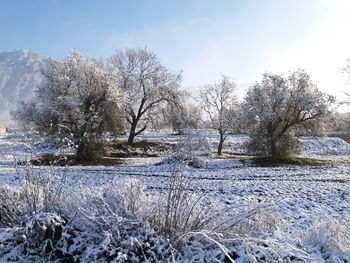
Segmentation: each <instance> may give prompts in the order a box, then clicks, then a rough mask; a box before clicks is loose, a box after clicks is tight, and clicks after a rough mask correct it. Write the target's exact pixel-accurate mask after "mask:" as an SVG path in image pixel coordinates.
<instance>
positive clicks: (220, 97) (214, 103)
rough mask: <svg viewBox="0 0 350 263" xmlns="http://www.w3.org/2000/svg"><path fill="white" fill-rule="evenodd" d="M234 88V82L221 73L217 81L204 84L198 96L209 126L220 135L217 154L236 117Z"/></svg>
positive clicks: (219, 153)
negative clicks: (211, 83) (212, 83)
mask: <svg viewBox="0 0 350 263" xmlns="http://www.w3.org/2000/svg"><path fill="white" fill-rule="evenodd" d="M235 88H236V84H235V82H233V81H231V80H230V79H229V78H228V77H227V76H225V75H223V76H222V79H221V80H220V81H219V82H218V83H215V84H214V85H208V86H206V87H205V88H204V90H202V91H201V94H200V97H199V101H200V103H201V106H202V109H203V110H204V112H205V113H206V114H207V117H208V120H209V125H210V128H212V129H214V130H217V131H218V132H219V135H220V140H219V145H218V155H221V154H222V147H223V144H224V141H225V139H226V134H227V131H228V130H229V129H230V128H232V126H233V125H234V123H235V121H236V119H237V99H236V97H235V94H234V91H235Z"/></svg>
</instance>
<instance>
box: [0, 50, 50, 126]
mask: <svg viewBox="0 0 350 263" xmlns="http://www.w3.org/2000/svg"><path fill="white" fill-rule="evenodd" d="M48 61H49V60H48V59H47V58H45V57H43V56H41V55H39V54H37V53H35V52H33V51H29V50H16V51H10V52H0V123H1V124H7V123H9V122H10V114H9V112H10V110H13V109H14V108H15V107H16V105H17V103H18V102H19V101H21V100H23V99H25V98H28V97H31V96H33V94H34V90H35V88H36V87H38V86H40V85H42V83H43V76H42V71H43V68H45V66H46V65H48Z"/></svg>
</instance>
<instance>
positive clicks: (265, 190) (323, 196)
mask: <svg viewBox="0 0 350 263" xmlns="http://www.w3.org/2000/svg"><path fill="white" fill-rule="evenodd" d="M205 135H206V136H208V137H209V144H210V145H211V146H212V147H213V150H214V148H215V145H216V139H217V136H216V135H214V134H208V133H207V134H205ZM31 139H32V142H33V141H35V142H36V146H35V145H34V146H33V143H29V144H28V141H27V140H26V138H25V136H24V135H20V134H2V135H0V180H1V182H2V184H9V185H11V186H16V185H18V182H19V177H20V174H19V173H18V172H16V168H15V167H14V160H15V159H21V158H24V157H27V158H28V156H30V155H31V154H37V153H38V152H42V151H45V152H47V151H53V152H54V151H57V149H56V150H52V149H51V146H50V145H49V144H42V143H41V144H40V147H39V146H38V145H39V144H38V142H39V141H40V140H42V139H41V138H40V137H37V138H31ZM142 139H152V140H163V141H172V142H178V141H179V140H181V139H180V136H174V135H170V134H169V133H164V132H163V133H161V132H158V133H156V132H150V133H146V134H145V135H143V136H142ZM246 140H247V136H245V135H230V136H229V137H228V139H227V141H226V143H225V146H224V147H225V151H226V152H228V151H230V152H233V153H235V154H238V155H243V154H245V153H246V152H245V148H244V143H245V142H246ZM302 141H303V144H304V147H305V148H304V151H303V152H302V153H301V156H303V157H312V158H318V159H324V160H333V161H340V162H339V163H338V162H336V163H335V164H334V165H329V166H320V167H277V168H260V167H251V166H249V165H247V164H245V163H242V162H240V161H239V160H236V159H215V158H214V159H212V158H207V159H206V162H207V167H206V168H193V167H187V168H186V170H185V173H186V176H188V177H189V178H191V185H190V187H191V188H193V189H197V190H199V191H201V192H204V193H206V194H207V195H208V196H210V197H212V198H213V199H216V200H219V201H220V202H221V203H223V204H225V205H227V206H237V205H242V204H249V203H251V202H258V203H259V202H269V203H273V204H274V206H273V210H274V213H275V214H276V216H278V217H280V218H281V220H283V221H284V222H288V223H289V224H290V225H291V226H292V227H293V228H295V229H297V230H300V231H307V230H308V228H309V227H310V226H311V225H312V224H313V223H314V222H315V221H322V220H323V219H324V220H326V219H327V218H334V219H336V220H338V221H339V222H340V223H341V224H343V225H345V226H346V227H348V228H349V229H350V165H349V164H348V163H347V162H348V161H350V159H349V158H350V144H348V143H346V142H345V141H343V140H341V139H339V138H328V137H325V138H315V137H303V138H302ZM40 142H42V141H40ZM43 145H44V147H43ZM33 149H34V153H33ZM160 161H161V158H129V159H126V161H125V163H124V164H123V165H122V166H120V167H101V166H94V167H90V166H89V167H87V166H84V167H83V166H76V167H70V168H69V169H68V170H65V169H64V168H50V169H54V173H55V174H64V173H65V174H66V175H67V182H68V183H69V184H70V185H74V184H80V183H82V184H85V185H89V186H99V185H105V184H107V183H113V181H114V180H118V179H120V178H136V179H139V180H142V181H143V182H144V183H145V184H146V185H147V189H148V190H147V191H148V193H149V194H152V193H153V192H154V191H159V190H161V189H162V188H164V187H165V185H166V184H165V182H166V180H167V179H168V178H169V177H170V176H171V172H172V167H171V166H169V165H167V164H161V165H156V164H158V163H159V162H160ZM38 169H45V168H38ZM348 238H349V237H348ZM320 262H322V261H320Z"/></svg>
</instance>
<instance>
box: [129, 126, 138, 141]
mask: <svg viewBox="0 0 350 263" xmlns="http://www.w3.org/2000/svg"><path fill="white" fill-rule="evenodd" d="M136 126H137V122H136V121H135V120H133V123H132V124H131V127H130V134H129V138H128V144H132V143H133V142H134V139H135V137H136Z"/></svg>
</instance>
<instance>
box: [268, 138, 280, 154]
mask: <svg viewBox="0 0 350 263" xmlns="http://www.w3.org/2000/svg"><path fill="white" fill-rule="evenodd" d="M276 144H277V143H276V141H274V140H272V141H271V143H270V153H271V157H278V156H279V153H278V151H277V147H276Z"/></svg>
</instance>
